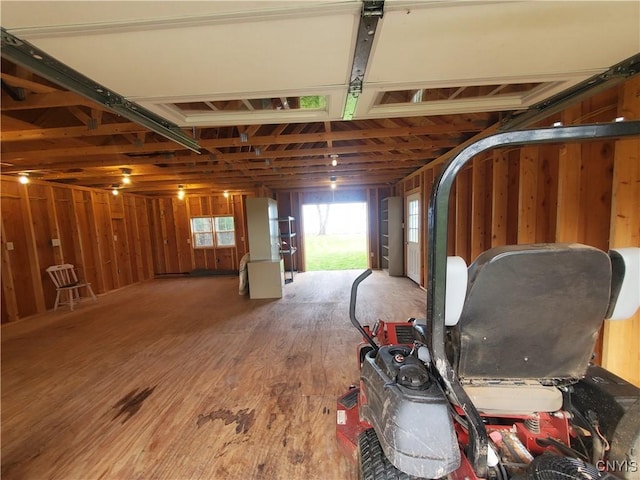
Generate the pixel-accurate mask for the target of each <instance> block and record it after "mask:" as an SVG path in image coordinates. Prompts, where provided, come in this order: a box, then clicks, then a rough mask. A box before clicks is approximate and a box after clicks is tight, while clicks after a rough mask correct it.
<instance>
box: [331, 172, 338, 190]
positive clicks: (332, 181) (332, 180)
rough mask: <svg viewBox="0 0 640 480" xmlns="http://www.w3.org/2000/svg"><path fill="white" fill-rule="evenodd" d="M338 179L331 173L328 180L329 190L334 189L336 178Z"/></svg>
mask: <svg viewBox="0 0 640 480" xmlns="http://www.w3.org/2000/svg"><path fill="white" fill-rule="evenodd" d="M337 179H338V177H336V176H335V175H331V176H330V177H329V181H330V182H331V190H335V189H336V180H337Z"/></svg>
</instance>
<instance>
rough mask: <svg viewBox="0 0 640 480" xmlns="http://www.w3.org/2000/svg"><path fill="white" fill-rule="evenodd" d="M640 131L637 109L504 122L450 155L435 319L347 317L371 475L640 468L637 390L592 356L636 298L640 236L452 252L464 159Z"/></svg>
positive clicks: (431, 241) (358, 437) (343, 413)
mask: <svg viewBox="0 0 640 480" xmlns="http://www.w3.org/2000/svg"><path fill="white" fill-rule="evenodd" d="M638 135H640V122H635V121H634V122H616V123H611V124H596V125H584V126H573V127H554V128H544V129H535V130H523V131H518V132H507V133H498V134H496V135H493V136H490V137H486V138H484V139H482V140H479V141H478V142H475V143H474V144H472V145H470V146H468V147H467V148H465V149H464V150H462V151H461V152H460V153H458V154H457V155H456V156H454V157H453V158H452V159H451V160H449V162H448V163H447V164H446V165H445V166H444V167H443V169H442V171H441V174H440V176H439V177H438V179H437V180H436V181H435V182H434V186H433V191H432V195H431V199H430V204H429V209H428V245H429V248H428V265H427V289H426V290H427V293H426V294H427V308H426V316H425V317H424V318H411V319H409V320H407V321H399V322H384V321H380V320H379V321H378V322H377V323H376V324H375V325H374V326H372V327H369V326H363V325H361V324H360V322H359V321H358V320H357V317H356V299H357V289H358V286H359V284H360V283H361V282H362V281H363V280H364V279H365V278H366V277H367V276H368V275H370V274H371V270H367V271H365V272H364V273H363V274H361V275H360V276H359V277H358V278H357V279H356V280H355V281H354V283H353V286H352V289H351V302H350V312H349V314H350V318H351V322H352V323H353V325H354V326H355V328H357V329H358V331H359V332H360V333H361V334H362V337H363V342H362V343H361V344H360V345H359V347H358V352H357V361H358V365H359V368H360V381H359V383H358V384H357V385H352V386H351V387H350V388H349V390H348V391H347V392H346V393H345V394H344V395H342V396H341V397H340V398H339V399H338V402H337V430H336V433H337V439H338V442H339V445H340V447H341V449H342V450H343V451H344V453H346V454H347V455H348V456H350V457H351V458H352V459H353V460H354V461H357V462H358V465H359V475H360V478H362V479H366V480H383V479H398V480H400V479H403V480H404V479H418V478H426V479H448V480H477V479H496V480H507V479H514V480H516V479H517V480H525V479H531V480H534V479H535V480H545V479H550V480H553V479H580V480H588V479H616V478H623V479H638V478H640V389H638V388H637V387H635V386H634V385H632V384H630V383H628V382H626V381H624V380H623V379H621V378H619V377H618V376H616V375H614V374H613V373H611V372H608V371H607V370H605V369H604V368H602V367H600V366H597V365H594V364H591V363H590V361H591V360H592V355H593V353H592V352H593V351H594V347H595V343H596V340H597V336H598V332H599V330H600V327H601V326H602V323H603V321H604V320H605V319H609V321H615V320H623V319H626V318H628V317H630V316H632V315H633V314H634V313H635V311H636V310H637V308H638V306H639V304H640V248H637V247H632V248H621V249H617V250H611V251H609V252H604V251H602V250H599V249H597V248H594V247H591V246H587V245H582V244H577V243H545V244H528V245H508V246H502V247H495V248H492V249H490V250H488V251H486V252H483V253H482V254H480V256H479V257H478V258H477V259H476V260H475V261H474V262H473V263H472V264H471V265H470V266H468V267H467V265H466V264H465V262H464V260H463V259H462V258H459V257H447V254H446V249H447V245H446V244H447V228H448V208H449V197H450V192H451V188H452V186H453V182H454V180H455V177H456V175H457V173H458V172H460V171H461V169H462V167H464V165H465V164H467V162H468V161H470V160H471V159H472V158H473V157H474V156H475V155H476V154H478V153H481V152H483V151H485V150H488V149H490V148H495V147H505V146H507V147H508V146H514V145H526V144H537V143H558V142H572V141H580V140H589V139H592V140H597V139H603V138H623V137H629V136H638Z"/></svg>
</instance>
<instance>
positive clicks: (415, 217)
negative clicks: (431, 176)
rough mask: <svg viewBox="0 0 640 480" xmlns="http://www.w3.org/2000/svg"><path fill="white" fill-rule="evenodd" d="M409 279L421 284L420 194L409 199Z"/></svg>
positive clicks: (407, 231)
mask: <svg viewBox="0 0 640 480" xmlns="http://www.w3.org/2000/svg"><path fill="white" fill-rule="evenodd" d="M405 211H406V212H407V218H406V225H407V228H406V230H405V231H406V235H407V254H406V256H405V258H406V259H407V277H409V278H410V279H411V280H413V281H414V282H416V283H417V284H418V285H419V284H420V193H414V194H413V195H409V196H408V197H407V209H406V210H405Z"/></svg>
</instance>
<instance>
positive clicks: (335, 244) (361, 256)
mask: <svg viewBox="0 0 640 480" xmlns="http://www.w3.org/2000/svg"><path fill="white" fill-rule="evenodd" d="M302 221H303V222H304V238H303V241H304V251H305V270H306V271H308V272H309V271H318V270H351V269H364V268H367V266H368V262H367V204H366V203H365V202H358V203H318V204H306V205H303V206H302Z"/></svg>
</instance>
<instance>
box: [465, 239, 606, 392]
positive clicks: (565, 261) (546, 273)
mask: <svg viewBox="0 0 640 480" xmlns="http://www.w3.org/2000/svg"><path fill="white" fill-rule="evenodd" d="M610 286H611V263H610V260H609V256H608V255H607V254H606V253H605V252H603V251H601V250H598V249H596V248H593V247H589V246H586V245H580V244H539V245H514V246H505V247H497V248H493V249H491V250H488V251H486V252H484V253H482V254H481V255H480V256H479V257H478V258H477V260H476V261H475V262H474V263H473V264H472V265H471V266H470V267H469V286H468V289H467V295H466V300H465V303H464V306H463V310H462V314H461V317H460V321H459V323H458V326H457V328H458V332H457V334H458V342H459V343H458V362H457V370H458V375H459V376H460V378H461V379H463V380H474V379H477V380H481V379H485V380H486V379H497V380H501V379H504V380H527V379H531V380H539V381H543V383H545V384H558V383H565V382H567V381H569V382H571V381H574V380H576V379H578V378H580V377H582V376H584V373H585V371H586V369H587V366H588V364H589V361H590V359H591V356H592V352H593V351H594V346H595V342H596V338H597V336H598V331H599V329H600V326H601V325H602V323H603V321H604V318H605V315H606V313H607V307H608V305H609V297H610Z"/></svg>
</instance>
